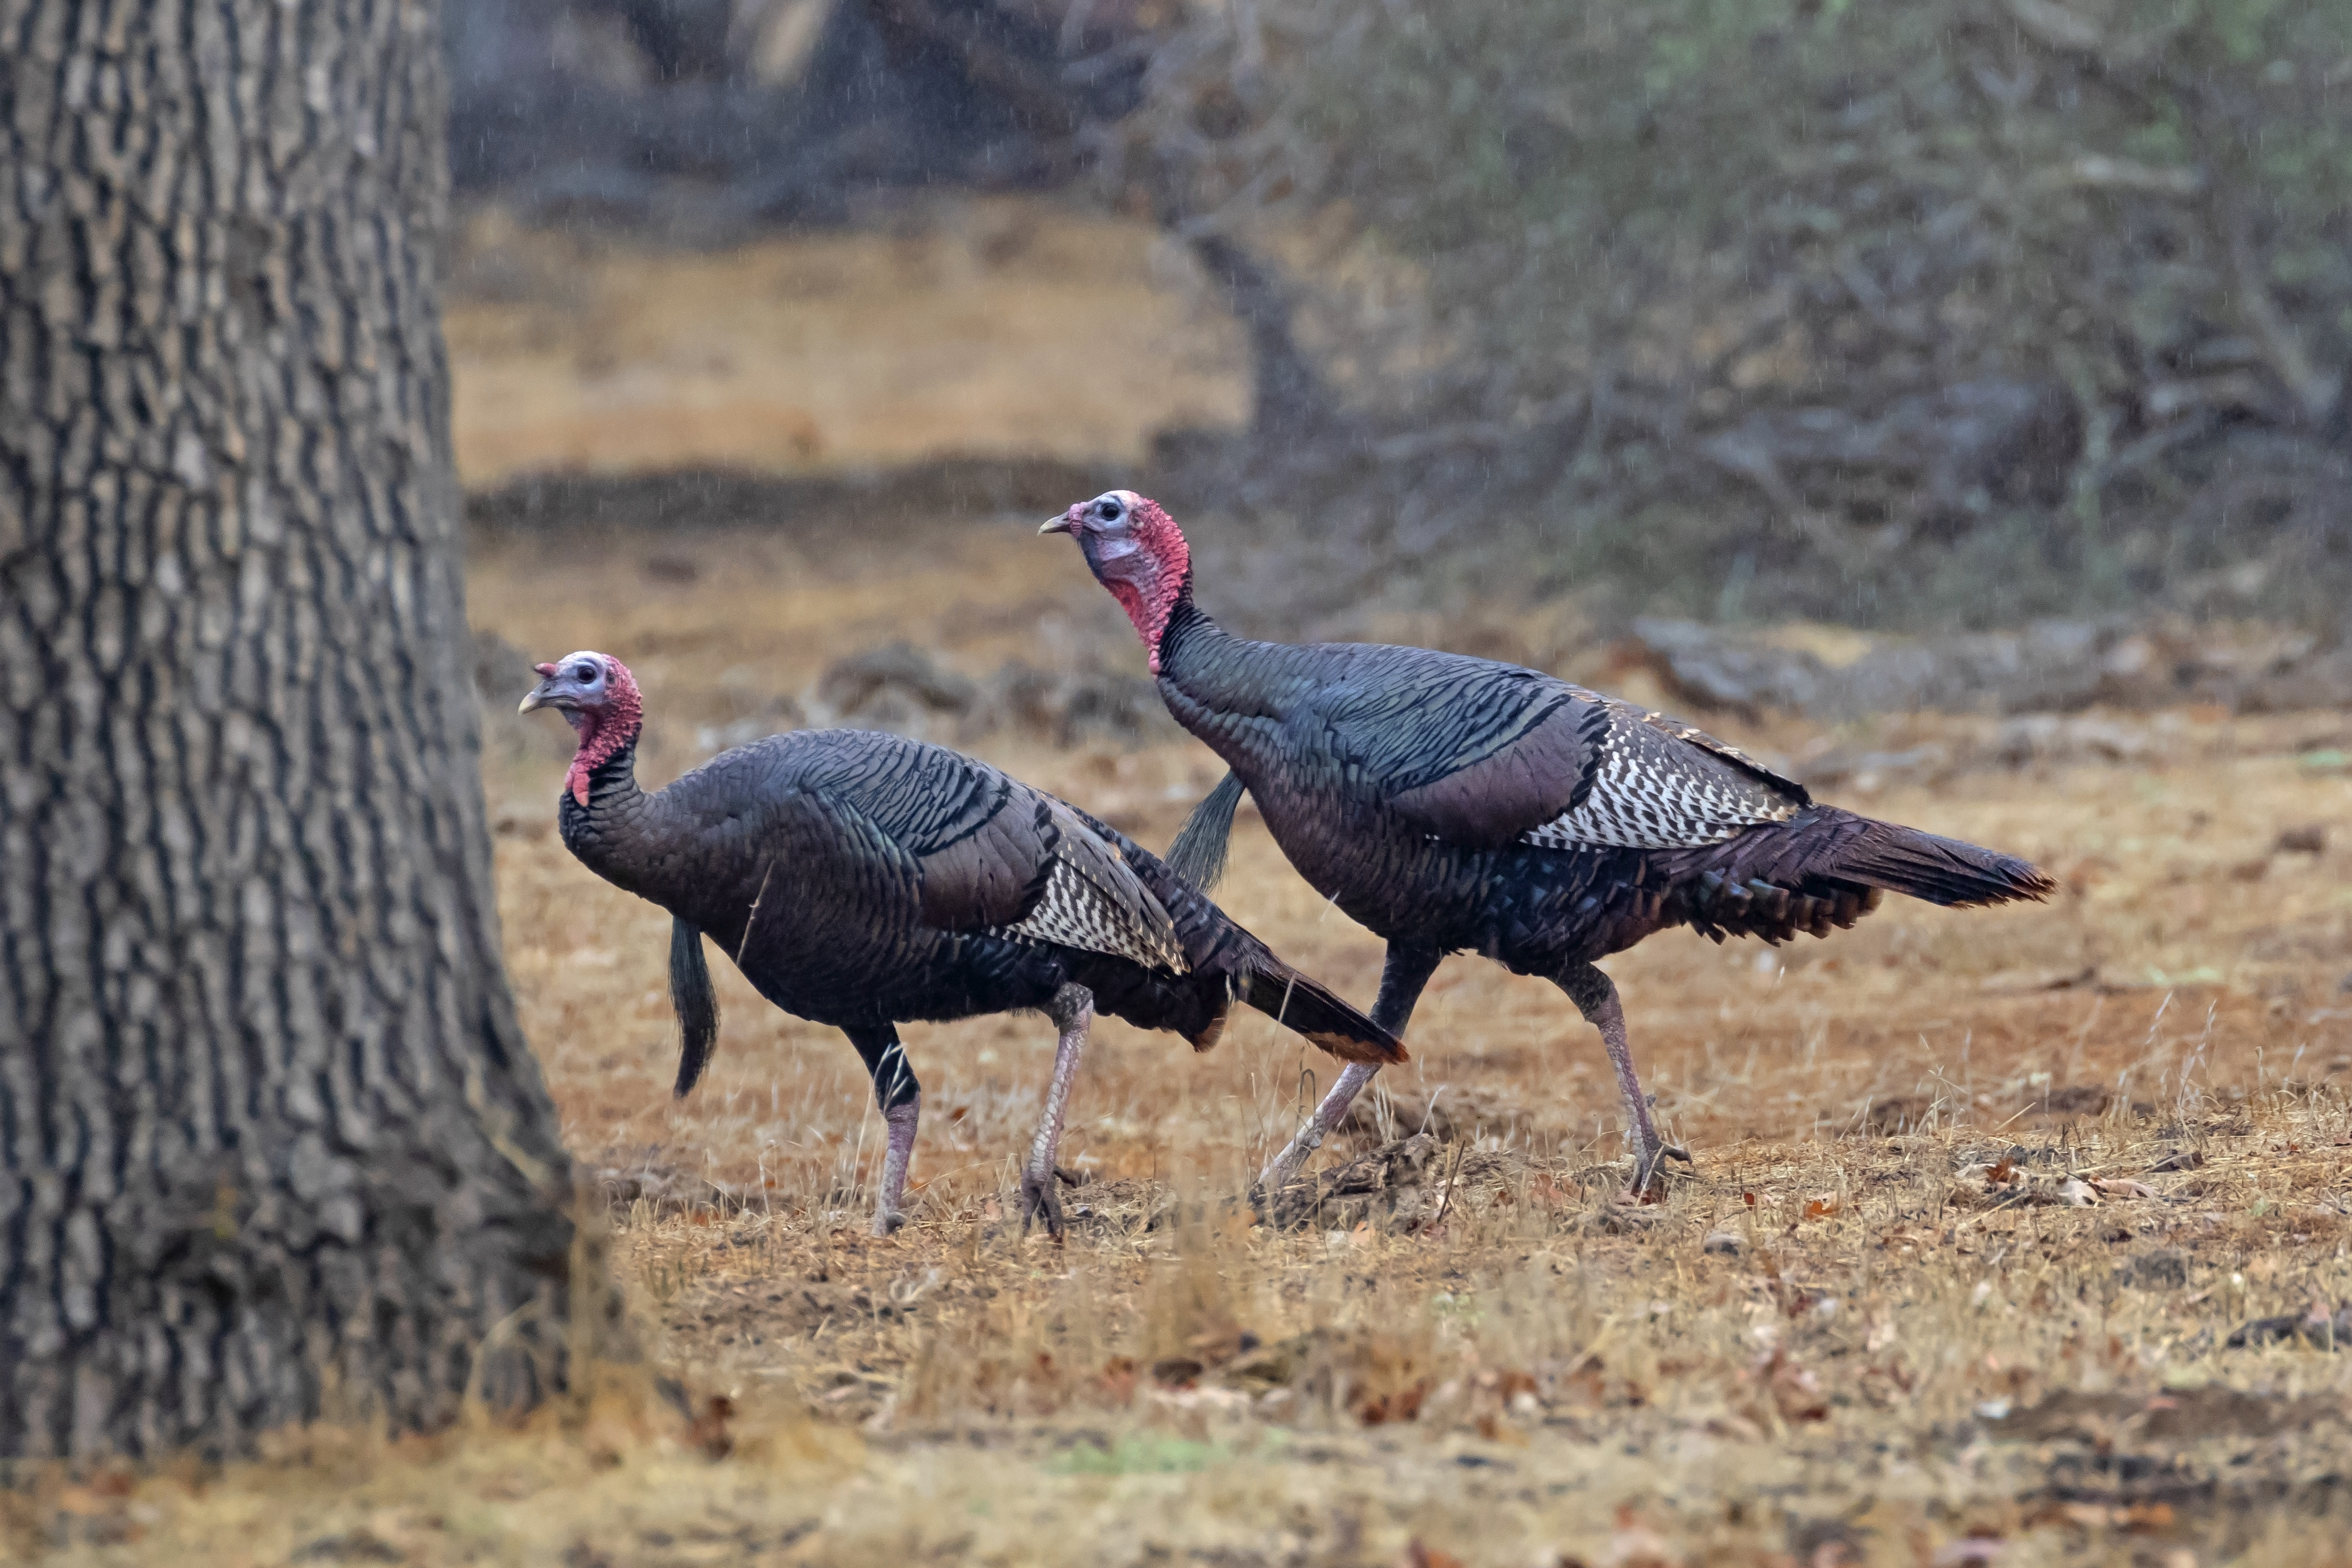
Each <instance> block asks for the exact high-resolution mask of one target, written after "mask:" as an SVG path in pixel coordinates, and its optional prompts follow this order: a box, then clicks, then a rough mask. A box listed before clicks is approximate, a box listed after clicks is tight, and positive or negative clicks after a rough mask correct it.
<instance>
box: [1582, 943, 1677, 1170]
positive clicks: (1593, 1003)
mask: <svg viewBox="0 0 2352 1568" xmlns="http://www.w3.org/2000/svg"><path fill="white" fill-rule="evenodd" d="M1553 983H1554V984H1555V985H1557V986H1559V988H1560V989H1561V990H1563V991H1566V992H1567V993H1568V999H1569V1000H1570V1001H1572V1002H1574V1003H1575V1004H1576V1010H1577V1011H1578V1012H1580V1013H1582V1014H1583V1015H1584V1019H1585V1021H1586V1022H1587V1023H1590V1024H1591V1026H1592V1027H1593V1028H1595V1029H1597V1030H1600V1031H1601V1044H1602V1045H1604V1046H1606V1047H1607V1048H1608V1051H1609V1065H1610V1066H1611V1067H1612V1068H1614V1069H1615V1070H1616V1072H1617V1092H1619V1093H1620V1094H1621V1095H1622V1096H1623V1097H1624V1101H1625V1141H1626V1143H1627V1144H1629V1145H1632V1147H1633V1186H1632V1188H1631V1189H1630V1190H1631V1193H1632V1196H1633V1197H1638V1198H1654V1197H1657V1196H1658V1195H1659V1194H1660V1193H1662V1192H1664V1190H1665V1183H1664V1178H1663V1176H1662V1173H1661V1172H1660V1170H1659V1167H1660V1166H1663V1165H1664V1163H1665V1162H1666V1161H1667V1160H1668V1159H1677V1160H1680V1161H1682V1162H1683V1163H1684V1164H1685V1165H1688V1164H1690V1163H1691V1157H1690V1151H1689V1150H1688V1149H1685V1148H1682V1147H1680V1146H1679V1145H1673V1144H1669V1143H1667V1142H1666V1141H1665V1140H1664V1138H1661V1137H1659V1136H1658V1129H1657V1124H1655V1123H1654V1122H1652V1121H1651V1120H1650V1098H1649V1096H1648V1095H1646V1094H1644V1093H1643V1092H1642V1080H1641V1078H1640V1077H1639V1075H1637V1074H1636V1073H1635V1072H1634V1071H1633V1046H1632V1044H1631V1043H1629V1042H1628V1041H1627V1040H1626V1038H1625V1009H1623V1008H1622V1006H1620V1005H1619V1004H1618V1001H1617V988H1616V986H1615V985H1614V984H1613V983H1612V981H1611V980H1610V978H1609V977H1608V976H1606V975H1604V974H1602V973H1601V971H1600V970H1599V969H1596V968H1594V967H1592V966H1591V965H1590V964H1571V965H1570V966H1569V967H1567V968H1566V969H1564V970H1562V971H1561V972H1560V973H1559V975H1558V976H1556V977H1554V979H1553Z"/></svg>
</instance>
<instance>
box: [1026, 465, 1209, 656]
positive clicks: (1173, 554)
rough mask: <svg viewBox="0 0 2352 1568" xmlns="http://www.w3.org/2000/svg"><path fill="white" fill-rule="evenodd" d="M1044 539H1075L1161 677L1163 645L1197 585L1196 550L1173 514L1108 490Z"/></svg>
mask: <svg viewBox="0 0 2352 1568" xmlns="http://www.w3.org/2000/svg"><path fill="white" fill-rule="evenodd" d="M1038 531H1039V532H1040V533H1049V534H1069V535H1071V536H1073V537H1074V538H1076V539H1077V541H1078V548H1079V549H1081V550H1083V551H1084V552H1085V553H1086V558H1087V566H1088V567H1090V568H1092V569H1093V570H1094V574H1095V577H1096V578H1097V580H1099V581H1100V582H1101V583H1102V585H1103V586H1104V587H1105V588H1108V589H1109V590H1110V593H1111V597H1112V598H1113V599H1116V600H1118V602H1119V606H1120V608H1122V609H1124V610H1125V611H1126V612H1127V618H1128V619H1129V621H1132V622H1135V630H1136V634H1137V635H1138V636H1140V637H1141V638H1142V639H1143V646H1144V649H1145V651H1146V652H1147V653H1149V654H1150V659H1151V671H1152V674H1159V673H1160V638H1161V637H1163V636H1165V635H1166V634H1167V632H1168V619H1169V617H1170V616H1171V615H1173V614H1174V613H1175V612H1176V605H1177V603H1178V601H1181V599H1182V598H1183V597H1184V592H1185V590H1186V589H1187V588H1189V587H1190V586H1191V585H1192V547H1191V546H1190V545H1188V544H1186V543H1185V542H1184V533H1183V530H1182V529H1181V528H1178V527H1177V526H1176V519H1175V518H1173V517H1170V516H1169V515H1168V512H1167V509H1166V508H1165V507H1161V506H1160V503H1159V502H1157V501H1155V500H1152V499H1151V498H1150V497H1146V496H1139V495H1137V494H1136V493H1135V492H1134V491H1132V490H1108V491H1106V492H1104V493H1103V494H1102V495H1099V496H1097V497H1095V498H1094V499H1093V500H1091V501H1081V502H1079V503H1078V504H1077V505H1076V506H1074V507H1071V508H1070V509H1069V510H1068V511H1066V512H1064V513H1063V514H1062V515H1061V516H1060V517H1055V518H1053V519H1052V520H1051V521H1049V522H1047V523H1046V524H1045V527H1044V528H1041V529H1039V530H1038Z"/></svg>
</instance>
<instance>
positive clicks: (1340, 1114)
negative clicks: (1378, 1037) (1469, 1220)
mask: <svg viewBox="0 0 2352 1568" xmlns="http://www.w3.org/2000/svg"><path fill="white" fill-rule="evenodd" d="M1443 956H1444V955H1443V954H1441V953H1439V952H1438V951H1437V950H1436V949H1434V948H1424V947H1414V946H1408V945H1406V944H1404V943H1401V942H1391V943H1390V944H1389V951H1388V956H1387V958H1386V959H1385V960H1383V961H1382V963H1381V994H1380V996H1379V997H1378V998H1375V999H1374V1001H1373V1003H1372V1021H1373V1022H1374V1023H1376V1024H1378V1025H1380V1026H1381V1028H1382V1029H1384V1030H1388V1031H1389V1032H1390V1033H1391V1034H1393V1035H1396V1036H1399V1037H1400V1038H1402V1036H1403V1034H1404V1026H1405V1021H1406V1020H1407V1019H1410V1018H1412V1005H1413V1003H1415V1002H1417V1001H1419V1000H1420V999H1421V989H1422V988H1423V986H1426V985H1427V984H1429V977H1430V976H1432V975H1433V974H1435V973H1436V972H1437V963H1438V960H1439V959H1440V958H1441V957H1443ZM1378 1071H1380V1068H1379V1067H1378V1066H1377V1065H1376V1064H1375V1063H1372V1062H1369V1061H1351V1062H1349V1063H1348V1065H1347V1066H1345V1067H1343V1068H1341V1069H1340V1070H1339V1082H1336V1083H1334V1084H1332V1085H1331V1092H1329V1093H1328V1094H1326V1095H1325V1096H1323V1100H1322V1103H1320V1104H1318V1105H1317V1106H1316V1107H1315V1113H1314V1114H1313V1115H1311V1116H1309V1117H1307V1125H1305V1126H1304V1127H1301V1128H1299V1129H1298V1135H1297V1137H1295V1138H1293V1139H1291V1140H1290V1142H1289V1144H1288V1145H1286V1146H1285V1147H1284V1149H1283V1151H1282V1153H1280V1154H1278V1155H1275V1156H1274V1161H1273V1163H1272V1164H1270V1165H1268V1166H1266V1167H1265V1170H1263V1171H1261V1172H1259V1173H1258V1178H1257V1189H1256V1197H1257V1200H1258V1201H1259V1202H1260V1203H1261V1204H1265V1205H1272V1204H1276V1203H1279V1202H1280V1201H1281V1197H1282V1194H1283V1193H1284V1191H1285V1190H1286V1189H1287V1188H1288V1187H1289V1186H1290V1184H1291V1183H1292V1182H1293V1181H1296V1180H1297V1177H1298V1167H1299V1166H1303V1165H1305V1164H1306V1163H1307V1156H1308V1155H1312V1154H1313V1153H1314V1152H1315V1151H1316V1150H1317V1149H1318V1148H1320V1147H1322V1145H1323V1140H1324V1139H1326V1138H1328V1137H1329V1136H1330V1135H1331V1134H1332V1132H1333V1131H1334V1130H1335V1129H1336V1128H1338V1126H1339V1123H1340V1122H1341V1120H1342V1119H1344V1118H1345V1117H1346V1116H1347V1114H1348V1107H1349V1105H1351V1104H1353V1103H1355V1099H1356V1096H1357V1095H1359V1094H1360V1093H1362V1092H1364V1085H1366V1084H1367V1083H1370V1082H1371V1081H1372V1074H1374V1073H1376V1072H1378Z"/></svg>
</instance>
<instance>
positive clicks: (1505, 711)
mask: <svg viewBox="0 0 2352 1568" xmlns="http://www.w3.org/2000/svg"><path fill="white" fill-rule="evenodd" d="M1160 650H1161V651H1160V673H1159V688H1160V695H1161V697H1162V698H1163V699H1164V700H1165V701H1166V703H1167V705H1168V709H1169V711H1170V713H1171V714H1172V715H1174V716H1175V717H1176V719H1177V721H1178V722H1179V723H1181V724H1182V725H1183V726H1184V727H1185V728H1187V729H1189V730H1191V731H1192V733H1193V734H1194V735H1196V736H1198V737H1200V738H1201V739H1202V740H1203V741H1205V742H1206V743H1207V744H1208V745H1209V746H1210V747H1211V748H1212V749H1213V750H1214V751H1216V753H1217V754H1218V756H1219V757H1220V758H1223V760H1224V761H1225V763H1226V764H1227V765H1228V766H1229V767H1231V768H1233V770H1234V775H1235V777H1236V778H1237V779H1239V781H1240V782H1241V784H1242V785H1243V786H1244V788H1246V789H1248V791H1249V793H1250V795H1251V798H1252V799H1253V800H1255V801H1256V802H1257V806H1258V810H1259V813H1260V815H1261V816H1262V817H1263V819H1264V820H1265V825H1266V831H1267V832H1268V833H1270V834H1271V835H1272V836H1273V838H1274V840H1275V842H1276V844H1277V845H1279V846H1280V847H1281V849H1282V852H1283V853H1284V855H1285V856H1286V857H1287V858H1288V859H1289V861H1290V862H1291V863H1292V865H1294V866H1295V867H1297V871H1298V873H1299V874H1300V875H1301V876H1303V877H1305V878H1306V879H1307V882H1309V883H1312V884H1313V885H1314V886H1315V888H1316V889H1317V890H1318V892H1320V893H1322V894H1325V895H1326V896H1327V897H1328V898H1330V899H1332V900H1333V901H1334V902H1335V903H1337V904H1339V907H1340V908H1341V909H1342V910H1344V911H1345V912H1346V913H1347V914H1348V915H1349V916H1351V917H1352V918H1354V919H1355V920H1357V921H1359V922H1360V923H1361V924H1362V925H1365V926H1367V927H1369V928H1370V929H1371V930H1372V931H1374V932H1376V933H1378V934H1379V935H1381V936H1383V937H1385V938H1387V939H1388V940H1390V941H1391V942H1404V943H1408V944H1411V945H1412V946H1416V947H1426V948H1433V949H1434V950H1436V951H1437V952H1439V953H1441V954H1444V953H1455V952H1475V953H1478V954H1482V955H1484V956H1486V957H1489V958H1492V959H1495V960H1496V961H1497V962H1499V963H1501V964H1503V965H1505V966H1506V967H1509V968H1511V969H1514V970H1517V971H1518V972H1520V973H1523V974H1531V975H1540V976H1545V977H1556V976H1558V975H1559V973H1560V972H1561V971H1562V970H1563V969H1564V968H1566V967H1569V966H1570V965H1574V964H1578V963H1589V962H1591V960H1593V959H1596V958H1600V957H1604V956H1608V955H1609V954H1612V953H1617V952H1622V951H1623V950H1624V949H1625V948H1627V947H1630V946H1633V944H1635V943H1636V942H1639V941H1641V940H1642V939H1643V937H1645V936H1650V935H1651V934H1653V933H1654V932H1656V931H1658V930H1661V929H1663V928H1664V927H1667V926H1671V925H1691V926H1694V927H1696V929H1698V930H1699V931H1701V932H1702V933H1704V934H1706V935H1708V936H1714V937H1716V938H1717V939H1718V940H1720V939H1721V938H1722V937H1724V936H1762V937H1764V938H1765V939H1766V940H1768V941H1773V942H1779V941H1783V940H1786V939H1787V938H1789V937H1790V936H1796V935H1798V934H1799V933H1801V932H1811V933H1813V934H1815V935H1824V934H1826V932H1827V931H1828V930H1829V929H1830V928H1832V927H1833V926H1839V925H1852V924H1853V921H1854V919H1855V918H1857V917H1858V916H1859V915H1861V914H1862V913H1864V911H1865V910H1866V909H1868V908H1869V907H1871V906H1872V905H1873V904H1874V903H1875V902H1876V899H1875V894H1878V893H1879V892H1881V891H1895V892H1902V893H1907V894H1914V895H1915V896H1918V897H1923V898H1927V899H1930V900H1932V901H1934V902H1937V903H1940V904H1970V903H1981V902H1997V901H1999V900H2000V899H2002V898H2005V897H2019V896H2033V895H2034V894H2035V893H2036V892H2037V891H2039V890H2041V889H2042V888H2044V887H2046V885H2047V884H2046V883H2044V882H2042V879H2041V874H2040V873H2038V872H2036V871H2034V869H2033V868H2032V866H2030V865H2028V864H2027V863H2026V862H2022V861H2020V860H2017V859H2014V858H2013V857H2011V856H2007V855H2000V854H1995V853H1993V852H1990V851H1986V850H1980V849H1978V848H1977V847H1975V846H1974V845H1969V844H1963V843H1960V842H1958V841H1955V840H1949V839H1941V838H1937V837H1935V836H1934V835H1931V834H1927V833H1921V832H1918V831H1915V830H1912V829H1909V828H1903V827H1898V826H1896V825H1895V824H1892V823H1885V822H1879V821H1873V820H1872V819H1869V818H1866V817H1861V816H1857V815H1855V814H1854V813H1853V812H1850V811H1843V810H1838V809H1837V808H1835V807H1830V806H1822V805H1817V804H1815V803H1814V802H1813V801H1812V800H1811V797H1810V796H1809V795H1808V794H1807V793H1806V791H1805V790H1804V789H1803V787H1802V786H1801V785H1798V784H1796V783H1794V782H1793V781H1791V780H1789V779H1782V778H1780V777H1779V776H1778V775H1775V774H1773V773H1771V772H1770V771H1769V770H1768V769H1766V768H1763V767H1762V766H1761V765H1760V764H1759V763H1757V762H1755V761H1754V760H1752V759H1750V758H1747V757H1746V756H1744V755H1742V754H1741V753H1740V752H1738V750H1737V749H1735V748H1733V747H1728V746H1726V745H1724V744H1722V743H1721V742H1719V741H1717V740H1715V739H1714V738H1712V737H1708V736H1706V735H1705V734H1704V733H1703V732H1701V731H1699V730H1696V729H1694V728H1692V727H1689V726H1686V725H1682V724H1679V723H1676V722H1675V721H1674V720H1671V719H1668V718H1665V717H1664V716H1660V715H1656V714H1652V713H1646V712H1644V711H1643V710H1642V709H1639V708H1636V707H1634V706H1632V705H1630V704H1627V703H1623V702H1621V701H1618V700H1616V699H1613V698H1610V697H1605V696H1602V695H1600V694H1598V693H1595V692H1591V691H1587V690H1585V689H1584V688H1582V687H1580V686H1575V685H1570V684H1569V683H1567V682H1565V681H1561V680H1558V679H1556V678H1554V677H1552V676H1550V675H1547V674H1540V673H1539V672H1537V671H1533V670H1527V669H1522V668H1519V667H1517V666H1515V665H1510V664H1496V663H1495V662H1493V661H1491V660H1486V659H1475V658H1470V657H1467V656H1465V655H1463V654H1458V653H1440V652H1437V651H1435V650H1433V649H1428V648H1405V647H1388V646H1380V645H1370V644H1355V643H1327V644H1312V645H1305V646H1300V645H1293V644H1287V643H1255V642H1250V641H1247V640H1244V639H1241V638H1236V637H1234V636H1231V635H1229V634H1227V633H1226V632H1224V630H1223V628H1221V627H1219V626H1218V625H1217V624H1216V623H1215V622H1213V621H1212V620H1211V619H1210V618H1209V617H1208V616H1206V615H1204V614H1202V613H1201V612H1199V611H1198V610H1197V609H1195V608H1193V607H1192V605H1191V603H1190V601H1189V600H1188V601H1186V602H1185V603H1183V604H1181V605H1180V607H1179V609H1178V611H1177V612H1176V614H1175V616H1174V617H1173V618H1172V619H1171V623H1170V625H1169V628H1168V632H1167V636H1166V638H1165V640H1164V641H1163V642H1162V643H1161V645H1160Z"/></svg>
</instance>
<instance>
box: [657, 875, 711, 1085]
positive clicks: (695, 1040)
mask: <svg viewBox="0 0 2352 1568" xmlns="http://www.w3.org/2000/svg"><path fill="white" fill-rule="evenodd" d="M669 1001H670V1006H672V1007H673V1008H676V1009H677V1029H678V1035H679V1040H678V1051H677V1089H675V1090H674V1091H672V1092H673V1093H675V1094H676V1095H677V1097H678V1098H680V1099H684V1098H685V1097H686V1092H687V1091H688V1090H689V1089H691V1088H693V1087H694V1085H695V1081H696V1080H698V1079H699V1078H700V1077H701V1076H702V1070H703V1069H704V1068H705V1067H708V1066H709V1065H710V1048H711V1047H712V1046H714V1045H716V1044H717V1043H718V1041H719V995H718V993H717V992H715V991H713V990H712V989H711V988H710V966H709V963H708V962H707V961H705V959H704V957H703V956H702V933H701V932H699V931H698V930H696V929H695V928H694V927H693V926H691V925H688V924H687V923H686V922H685V921H683V920H677V919H672V920H671V921H670V923H669Z"/></svg>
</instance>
